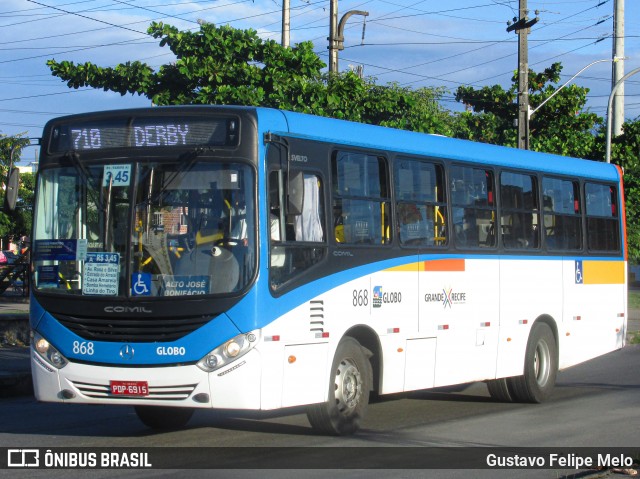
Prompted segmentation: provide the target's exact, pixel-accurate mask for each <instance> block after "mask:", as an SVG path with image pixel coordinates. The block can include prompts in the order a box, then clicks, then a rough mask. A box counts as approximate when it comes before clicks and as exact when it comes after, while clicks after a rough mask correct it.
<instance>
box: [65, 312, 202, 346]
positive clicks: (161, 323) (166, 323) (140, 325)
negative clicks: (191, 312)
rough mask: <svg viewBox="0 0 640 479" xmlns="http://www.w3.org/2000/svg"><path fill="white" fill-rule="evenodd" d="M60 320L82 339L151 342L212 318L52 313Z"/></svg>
mask: <svg viewBox="0 0 640 479" xmlns="http://www.w3.org/2000/svg"><path fill="white" fill-rule="evenodd" d="M54 316H55V318H56V319H57V320H58V321H60V323H61V324H62V325H63V326H64V327H66V328H67V329H70V330H71V331H73V332H74V333H75V334H77V335H78V336H80V337H81V338H83V339H87V340H92V341H107V342H125V341H131V342H137V343H154V342H168V341H175V340H176V339H180V338H182V337H183V336H186V335H187V334H189V333H192V332H193V331H195V330H196V329H198V328H199V327H201V326H203V325H204V324H206V323H207V322H209V321H211V319H213V318H212V317H211V316H195V317H194V316H192V317H184V318H175V317H173V318H157V317H156V318H153V319H147V318H144V319H141V318H127V317H122V318H120V317H118V318H95V317H81V316H67V315H63V314H55V315H54Z"/></svg>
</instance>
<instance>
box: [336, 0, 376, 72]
mask: <svg viewBox="0 0 640 479" xmlns="http://www.w3.org/2000/svg"><path fill="white" fill-rule="evenodd" d="M330 15H331V24H330V25H329V27H330V28H329V38H328V40H329V72H330V73H338V50H344V27H345V25H346V23H347V20H348V19H349V17H351V16H352V15H362V16H364V17H367V16H369V12H365V11H363V10H349V11H348V12H347V13H345V14H344V15H343V16H342V18H341V19H340V23H338V0H332V1H331V13H330ZM362 35H363V37H362V38H363V39H364V30H363V34H362Z"/></svg>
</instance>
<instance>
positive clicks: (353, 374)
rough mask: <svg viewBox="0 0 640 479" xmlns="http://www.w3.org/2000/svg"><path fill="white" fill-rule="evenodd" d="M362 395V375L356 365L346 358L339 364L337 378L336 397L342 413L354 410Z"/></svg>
mask: <svg viewBox="0 0 640 479" xmlns="http://www.w3.org/2000/svg"><path fill="white" fill-rule="evenodd" d="M361 396H362V376H361V375H360V371H359V370H358V368H357V367H356V365H355V364H354V363H353V362H352V361H351V360H349V359H344V360H342V361H341V362H340V364H339V365H338V369H337V371H336V378H335V398H336V405H337V406H338V410H339V411H340V412H341V413H342V414H349V413H350V412H351V411H353V410H354V409H355V408H356V406H357V405H358V403H359V401H360V397H361Z"/></svg>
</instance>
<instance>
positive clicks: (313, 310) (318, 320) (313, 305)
mask: <svg viewBox="0 0 640 479" xmlns="http://www.w3.org/2000/svg"><path fill="white" fill-rule="evenodd" d="M309 320H310V326H311V331H313V332H314V333H322V332H324V301H322V300H315V301H309Z"/></svg>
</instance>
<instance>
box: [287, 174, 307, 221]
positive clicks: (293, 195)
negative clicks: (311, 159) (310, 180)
mask: <svg viewBox="0 0 640 479" xmlns="http://www.w3.org/2000/svg"><path fill="white" fill-rule="evenodd" d="M303 204H304V174H303V173H302V171H293V172H289V176H288V178H287V214H288V215H301V214H302V206H303Z"/></svg>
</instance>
